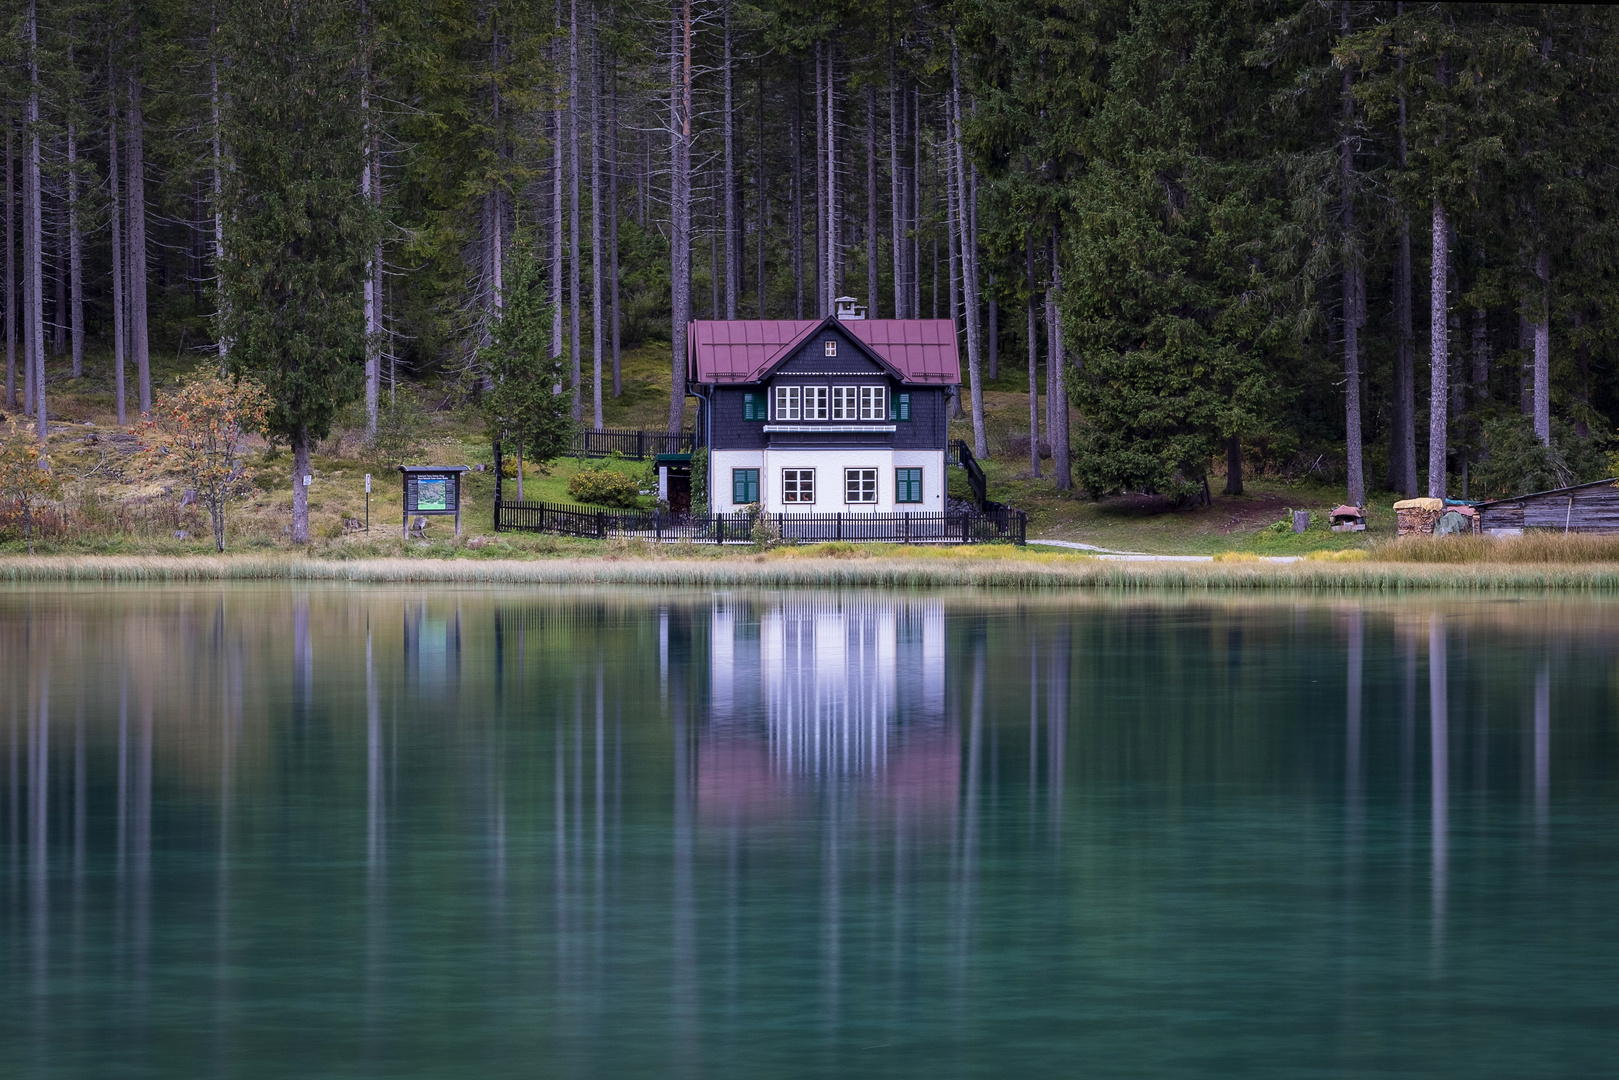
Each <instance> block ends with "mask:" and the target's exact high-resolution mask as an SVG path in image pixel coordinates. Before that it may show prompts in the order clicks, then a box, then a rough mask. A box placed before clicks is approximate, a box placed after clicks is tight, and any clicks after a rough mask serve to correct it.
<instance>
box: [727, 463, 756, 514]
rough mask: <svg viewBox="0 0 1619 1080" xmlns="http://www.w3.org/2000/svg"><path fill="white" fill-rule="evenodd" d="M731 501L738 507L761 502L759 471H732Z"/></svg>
mask: <svg viewBox="0 0 1619 1080" xmlns="http://www.w3.org/2000/svg"><path fill="white" fill-rule="evenodd" d="M731 501H732V502H733V503H735V504H737V505H738V506H742V505H744V504H746V503H756V502H758V501H759V470H758V469H732V470H731Z"/></svg>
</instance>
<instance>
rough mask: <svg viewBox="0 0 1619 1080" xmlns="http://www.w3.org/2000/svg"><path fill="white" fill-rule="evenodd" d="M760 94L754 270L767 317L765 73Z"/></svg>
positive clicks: (760, 310) (761, 310)
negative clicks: (757, 202)
mask: <svg viewBox="0 0 1619 1080" xmlns="http://www.w3.org/2000/svg"><path fill="white" fill-rule="evenodd" d="M755 85H756V88H757V91H758V94H759V103H758V104H759V147H758V151H759V160H758V161H757V162H755V165H756V168H755V170H754V177H755V179H754V191H755V195H756V198H757V199H758V200H759V205H758V208H757V213H758V215H759V228H758V229H757V230H756V235H755V237H754V257H755V258H756V259H757V260H758V268H757V269H756V270H755V271H754V275H753V284H754V288H755V289H757V290H758V293H759V302H758V305H757V307H758V317H759V318H761V319H763V318H764V317H765V237H766V236H767V235H769V232H770V195H769V192H768V190H767V189H766V187H765V80H764V73H763V72H762V71H761V72H760V74H759V78H758V82H757V83H756V84H755Z"/></svg>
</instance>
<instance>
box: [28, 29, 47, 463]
mask: <svg viewBox="0 0 1619 1080" xmlns="http://www.w3.org/2000/svg"><path fill="white" fill-rule="evenodd" d="M35 11H36V6H35V0H29V2H28V13H27V17H26V21H25V24H24V28H23V36H24V39H25V40H26V42H27V48H28V112H27V116H26V118H25V123H26V124H27V127H26V128H25V130H26V132H27V136H28V161H27V164H26V165H25V166H24V172H23V212H24V214H25V215H26V216H25V217H24V219H23V258H24V260H25V263H26V265H25V269H24V282H25V284H26V285H27V286H28V294H27V296H26V298H25V300H26V303H25V307H26V318H27V327H28V346H29V348H30V349H31V350H32V351H31V353H30V360H31V365H30V368H29V370H30V371H31V372H32V374H33V386H32V389H33V396H32V400H31V401H30V404H31V405H32V407H33V410H34V424H35V428H36V430H37V432H38V434H39V442H40V445H41V446H44V445H45V435H46V427H45V417H46V411H45V275H44V269H45V267H44V255H45V235H44V218H43V216H42V210H43V207H42V206H41V205H40V204H41V202H42V199H41V195H42V194H43V192H42V191H41V177H40V152H39V120H40V116H39V24H38V21H37V19H36V16H35ZM45 467H46V462H45V458H44V457H43V456H41V458H40V468H42V469H43V468H45Z"/></svg>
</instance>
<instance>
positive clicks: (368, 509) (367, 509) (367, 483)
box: [365, 473, 371, 532]
mask: <svg viewBox="0 0 1619 1080" xmlns="http://www.w3.org/2000/svg"><path fill="white" fill-rule="evenodd" d="M365 531H366V532H370V531H371V474H370V473H366V474H365Z"/></svg>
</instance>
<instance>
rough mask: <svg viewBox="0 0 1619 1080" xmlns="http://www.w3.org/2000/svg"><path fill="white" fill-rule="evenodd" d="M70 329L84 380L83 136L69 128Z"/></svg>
mask: <svg viewBox="0 0 1619 1080" xmlns="http://www.w3.org/2000/svg"><path fill="white" fill-rule="evenodd" d="M67 273H68V293H69V295H68V325H69V327H70V328H71V330H72V332H73V377H74V378H75V379H82V378H84V238H83V237H82V236H81V235H80V234H79V133H78V129H77V127H76V125H74V124H73V123H72V122H71V121H69V123H68V125H67Z"/></svg>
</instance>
